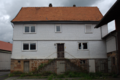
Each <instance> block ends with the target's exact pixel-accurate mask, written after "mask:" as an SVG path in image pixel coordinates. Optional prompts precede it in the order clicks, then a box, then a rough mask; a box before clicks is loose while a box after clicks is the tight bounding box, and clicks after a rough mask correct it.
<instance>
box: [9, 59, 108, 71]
mask: <svg viewBox="0 0 120 80" xmlns="http://www.w3.org/2000/svg"><path fill="white" fill-rule="evenodd" d="M49 60H50V59H29V60H17V59H12V60H11V72H14V71H21V72H24V62H25V61H28V62H29V72H31V71H34V70H35V69H36V68H38V66H39V65H40V64H41V63H46V64H47V63H48V62H49ZM60 60H61V61H65V71H88V72H89V59H69V60H68V59H55V60H54V61H53V62H51V63H49V64H48V65H47V66H45V67H44V68H43V69H42V70H41V71H39V72H44V71H50V72H54V73H56V72H57V61H60ZM94 60H95V68H96V71H100V70H102V72H107V70H105V69H106V68H107V61H106V59H94ZM101 61H102V64H98V63H101ZM103 63H104V65H103ZM101 65H103V66H105V67H104V68H103V69H104V71H103V69H101V68H100V67H101ZM80 68H82V70H80ZM99 68H100V69H99Z"/></svg>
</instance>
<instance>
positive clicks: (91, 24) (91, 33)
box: [85, 24, 93, 34]
mask: <svg viewBox="0 0 120 80" xmlns="http://www.w3.org/2000/svg"><path fill="white" fill-rule="evenodd" d="M87 25H89V26H90V27H91V32H87V30H86V28H87ZM85 33H86V34H92V33H93V28H92V24H85Z"/></svg>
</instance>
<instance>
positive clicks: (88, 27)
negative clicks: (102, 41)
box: [86, 25, 92, 33]
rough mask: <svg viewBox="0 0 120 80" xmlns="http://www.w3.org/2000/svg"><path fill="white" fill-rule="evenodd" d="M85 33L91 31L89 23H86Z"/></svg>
mask: <svg viewBox="0 0 120 80" xmlns="http://www.w3.org/2000/svg"><path fill="white" fill-rule="evenodd" d="M86 33H92V28H91V25H86Z"/></svg>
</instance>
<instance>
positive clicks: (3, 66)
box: [0, 52, 11, 71]
mask: <svg viewBox="0 0 120 80" xmlns="http://www.w3.org/2000/svg"><path fill="white" fill-rule="evenodd" d="M10 63H11V53H3V52H0V71H1V70H2V71H3V70H10Z"/></svg>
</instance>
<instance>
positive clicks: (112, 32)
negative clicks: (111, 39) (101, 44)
mask: <svg viewBox="0 0 120 80" xmlns="http://www.w3.org/2000/svg"><path fill="white" fill-rule="evenodd" d="M115 32H116V30H113V31H111V32H110V33H108V34H107V35H106V36H104V37H103V39H105V38H107V37H108V36H110V35H112V34H114V33H115ZM112 36H113V35H112Z"/></svg>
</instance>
